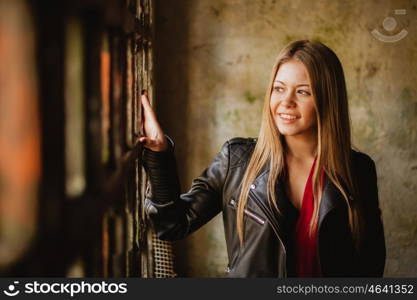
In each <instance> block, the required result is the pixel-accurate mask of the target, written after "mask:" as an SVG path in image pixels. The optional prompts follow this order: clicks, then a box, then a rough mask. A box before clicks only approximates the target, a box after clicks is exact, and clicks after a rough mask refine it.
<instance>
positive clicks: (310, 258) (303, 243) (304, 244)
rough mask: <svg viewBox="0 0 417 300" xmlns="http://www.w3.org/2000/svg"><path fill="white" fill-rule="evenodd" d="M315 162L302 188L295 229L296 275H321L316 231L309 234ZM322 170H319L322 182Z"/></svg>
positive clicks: (312, 206)
mask: <svg viewBox="0 0 417 300" xmlns="http://www.w3.org/2000/svg"><path fill="white" fill-rule="evenodd" d="M315 164H316V159H314V163H313V166H312V167H311V170H310V174H309V175H308V179H307V183H306V186H305V189H304V195H303V202H302V205H301V210H300V215H299V217H298V220H297V224H296V229H295V261H296V270H295V271H296V276H297V277H319V276H321V272H320V265H319V260H318V253H317V233H314V234H313V235H312V236H310V235H309V230H310V220H311V218H312V217H313V209H314V202H313V201H314V200H313V181H312V177H313V170H314V165H315ZM323 175H324V172H321V181H322V182H323Z"/></svg>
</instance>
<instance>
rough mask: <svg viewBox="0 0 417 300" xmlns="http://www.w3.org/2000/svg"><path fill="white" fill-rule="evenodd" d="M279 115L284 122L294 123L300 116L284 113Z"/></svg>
mask: <svg viewBox="0 0 417 300" xmlns="http://www.w3.org/2000/svg"><path fill="white" fill-rule="evenodd" d="M278 116H279V118H280V120H281V121H282V122H283V123H286V124H290V123H294V122H295V121H297V120H298V119H299V118H300V117H297V116H295V115H291V114H282V113H281V114H278Z"/></svg>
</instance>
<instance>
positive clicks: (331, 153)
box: [237, 40, 362, 248]
mask: <svg viewBox="0 0 417 300" xmlns="http://www.w3.org/2000/svg"><path fill="white" fill-rule="evenodd" d="M290 59H296V60H299V61H300V62H302V63H303V64H304V65H305V67H306V68H307V71H308V74H309V77H310V81H311V85H312V91H313V96H314V97H313V98H314V102H315V110H316V116H317V158H316V164H315V168H314V172H313V177H312V180H313V195H314V211H313V217H312V220H311V223H310V234H312V233H314V232H315V231H316V230H317V225H318V218H319V207H320V200H321V199H320V198H321V191H322V189H323V186H322V183H321V180H320V178H319V177H320V176H319V174H320V170H323V171H324V172H325V174H326V176H327V178H328V179H329V180H330V181H331V182H332V183H333V184H334V185H335V186H336V187H337V189H338V190H339V191H340V192H341V194H342V195H343V198H344V199H345V201H346V203H347V206H348V213H349V226H350V230H351V232H352V236H353V238H354V241H355V246H356V248H357V247H359V243H360V236H361V223H362V221H361V214H360V212H361V210H360V205H359V201H358V198H357V197H356V190H357V188H356V184H355V183H354V181H353V179H352V170H351V164H350V161H351V133H350V118H349V109H348V101H347V92H346V84H345V78H344V74H343V68H342V65H341V63H340V61H339V59H338V58H337V56H336V54H335V53H334V52H333V51H332V50H331V49H330V48H328V47H327V46H325V45H324V44H322V43H319V42H311V41H308V40H300V41H295V42H292V43H290V44H288V45H287V46H285V47H284V49H283V50H282V51H281V52H280V53H279V55H278V58H277V61H276V63H275V65H274V67H273V69H272V74H271V79H270V81H269V85H268V89H267V91H266V95H265V99H264V105H263V112H262V120H261V127H260V130H259V136H258V141H257V143H256V146H255V149H254V151H253V153H252V156H251V158H250V160H249V163H248V166H247V168H246V171H245V174H244V176H243V180H242V185H241V192H240V196H239V201H238V209H237V232H238V235H239V240H240V244H241V246H243V245H244V221H243V220H244V209H245V206H246V202H247V198H248V195H249V187H250V185H251V184H252V183H253V181H254V180H255V179H256V177H257V176H258V175H259V173H260V171H261V169H262V168H263V166H265V164H269V175H268V183H267V195H268V201H269V204H270V205H271V204H272V207H274V208H275V210H276V212H277V213H281V212H280V210H279V208H278V206H277V204H276V195H275V191H276V189H275V186H276V183H277V179H278V178H279V177H280V176H281V175H283V174H284V172H285V152H284V150H285V148H284V143H283V136H282V135H281V134H280V133H279V131H278V130H277V128H276V125H275V122H274V118H273V116H272V114H271V110H270V98H271V93H272V86H273V82H274V80H275V76H276V74H277V71H278V69H279V67H280V66H281V65H282V64H283V63H285V62H287V61H288V60H290Z"/></svg>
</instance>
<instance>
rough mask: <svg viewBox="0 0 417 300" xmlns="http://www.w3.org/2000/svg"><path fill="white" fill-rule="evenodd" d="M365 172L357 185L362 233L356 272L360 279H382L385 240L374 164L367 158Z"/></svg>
mask: <svg viewBox="0 0 417 300" xmlns="http://www.w3.org/2000/svg"><path fill="white" fill-rule="evenodd" d="M363 170H366V172H364V173H363V174H362V175H363V176H362V180H361V182H360V183H359V187H360V190H359V192H360V195H361V196H362V195H363V198H362V206H363V221H364V228H363V230H364V232H363V240H362V245H361V247H360V251H359V254H358V261H357V262H358V265H357V268H358V271H359V274H358V275H359V276H360V277H382V276H383V274H384V267H385V257H386V249H385V238H384V228H383V224H382V219H381V209H380V207H379V200H378V184H377V175H376V168H375V163H374V162H373V161H372V159H371V158H369V157H367V160H366V166H365V167H364V169H363Z"/></svg>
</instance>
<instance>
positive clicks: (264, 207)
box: [249, 190, 287, 277]
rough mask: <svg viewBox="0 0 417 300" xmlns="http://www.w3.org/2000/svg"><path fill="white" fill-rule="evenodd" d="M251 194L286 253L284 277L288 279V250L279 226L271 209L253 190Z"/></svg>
mask: <svg viewBox="0 0 417 300" xmlns="http://www.w3.org/2000/svg"><path fill="white" fill-rule="evenodd" d="M249 194H250V195H252V197H253V199H254V200H255V203H257V204H258V206H259V208H260V209H261V210H262V211H263V212H264V214H265V216H266V217H267V218H268V220H269V223H270V224H271V227H272V230H273V231H274V232H275V235H276V236H277V238H278V240H279V242H280V244H281V247H282V249H283V251H284V255H285V267H284V275H283V276H284V277H287V265H286V263H287V249H286V248H285V245H284V243H283V241H282V239H281V237H280V235H279V233H278V232H279V230H278V228H279V227H278V224H276V222H275V221H274V220H273V216H271V214H270V211H269V209H268V208H267V207H266V206H265V205H264V203H263V202H262V201H261V200H259V198H258V197H257V196H256V194H255V193H254V192H252V190H250V191H249Z"/></svg>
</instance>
